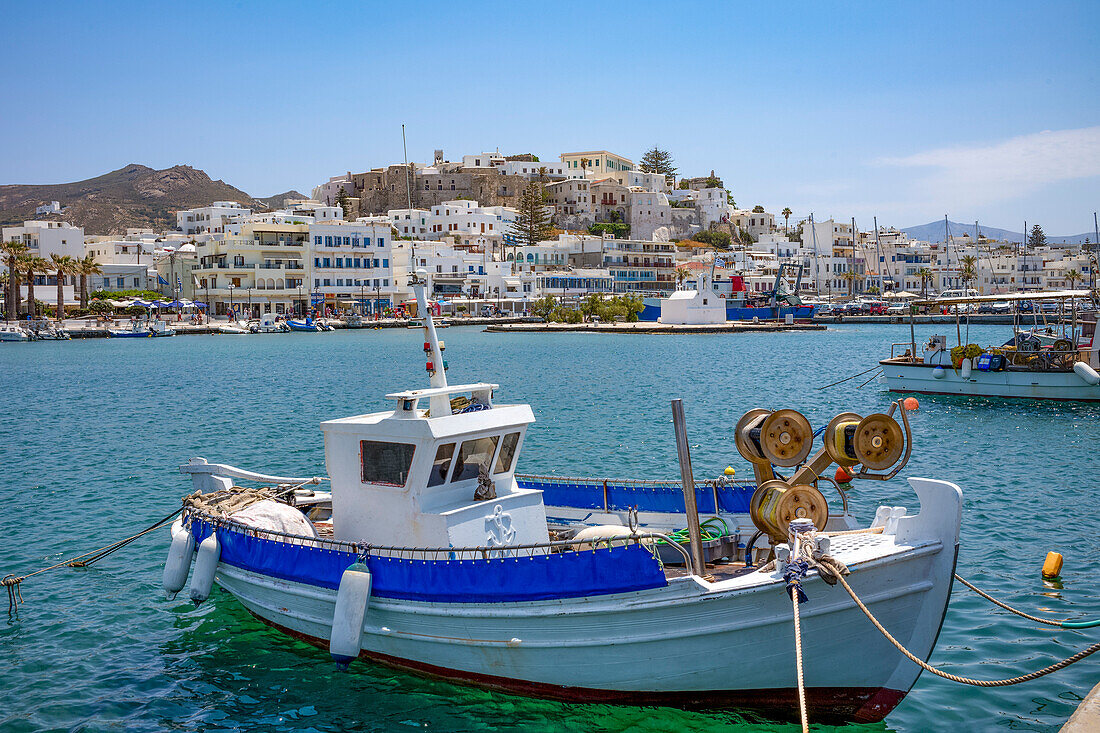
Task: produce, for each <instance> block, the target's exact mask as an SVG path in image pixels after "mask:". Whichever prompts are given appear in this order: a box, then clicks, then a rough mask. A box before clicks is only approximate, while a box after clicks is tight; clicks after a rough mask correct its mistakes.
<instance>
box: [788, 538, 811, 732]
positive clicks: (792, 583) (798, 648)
mask: <svg viewBox="0 0 1100 733" xmlns="http://www.w3.org/2000/svg"><path fill="white" fill-rule="evenodd" d="M799 540H800V537H799V535H797V534H796V535H795V536H794V549H793V552H792V553H791V556H792V558H798V559H796V560H795V566H796V567H795V571H794V572H793V573H790V569H791V566H790V565H788V566H787V573H784V575H785V576H786V578H787V593H789V594H790V596H791V603H792V604H793V606H794V664H795V670H796V671H797V673H798V716H799V720H800V721H801V723H802V733H809V730H810V723H809V717H808V716H807V715H806V681H805V679H804V677H803V673H802V621H801V619H800V618H799V613H798V606H799V605H800V604H801V603H802V601H804V600H806V594H805V593H804V592H803V590H802V576H803V575H805V574H806V567H807V566H806V561H805V560H803V559H801V557H800V556H801V555H802V547H800V545H799ZM799 563H801V565H799ZM788 573H790V574H788Z"/></svg>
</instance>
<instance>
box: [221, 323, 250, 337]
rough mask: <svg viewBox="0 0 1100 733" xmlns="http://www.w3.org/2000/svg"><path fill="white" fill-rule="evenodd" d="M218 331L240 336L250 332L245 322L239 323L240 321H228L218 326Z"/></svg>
mask: <svg viewBox="0 0 1100 733" xmlns="http://www.w3.org/2000/svg"><path fill="white" fill-rule="evenodd" d="M218 333H224V334H228V335H231V336H242V335H245V334H249V333H252V331H251V329H250V328H249V326H248V324H247V323H241V322H240V321H229V322H227V323H223V324H222V325H220V326H218Z"/></svg>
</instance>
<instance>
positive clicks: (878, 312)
mask: <svg viewBox="0 0 1100 733" xmlns="http://www.w3.org/2000/svg"><path fill="white" fill-rule="evenodd" d="M863 312H864V313H868V314H870V315H872V316H882V315H886V301H884V300H865V301H863Z"/></svg>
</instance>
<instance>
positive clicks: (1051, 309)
mask: <svg viewBox="0 0 1100 733" xmlns="http://www.w3.org/2000/svg"><path fill="white" fill-rule="evenodd" d="M1060 306H1061V303H1058V302H1057V301H1053V300H1045V301H1043V303H1042V312H1043V313H1057V312H1058V309H1059V307H1060Z"/></svg>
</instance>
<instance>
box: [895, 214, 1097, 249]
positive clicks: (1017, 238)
mask: <svg viewBox="0 0 1100 733" xmlns="http://www.w3.org/2000/svg"><path fill="white" fill-rule="evenodd" d="M948 225H949V226H950V230H951V236H952V237H961V236H962V235H964V234H968V235H969V236H970V238H971V239H973V238H974V224H973V223H970V224H960V223H959V222H957V221H951V222H948ZM978 228H979V230H980V231H981V234H982V236H984V237H988V238H989V239H1000V240H1003V241H1005V242H1021V241H1023V237H1022V236H1021V234H1020V233H1019V232H1013V231H1010V230H1008V229H998V228H997V227H990V226H986V225H985V224H981V223H979V225H978ZM943 230H944V226H943V220H940V221H931V222H928V223H927V224H921V225H920V226H915V227H906V228H905V229H902V230H901V231H903V232H905V233H906V234H907V235H909V238H910V239H916V240H919V241H922V242H942V241H943V239H944V231H943ZM1086 237H1087V238H1088V240H1089V241H1090V242H1093V241H1095V239H1096V236H1095V235H1094V234H1092V233H1091V232H1086V233H1084V234H1074V235H1072V236H1060V235H1057V236H1056V235H1052V234H1050V233H1049V232H1048V233H1047V241H1048V242H1067V243H1069V244H1083V243H1084V241H1085V238H1086Z"/></svg>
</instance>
